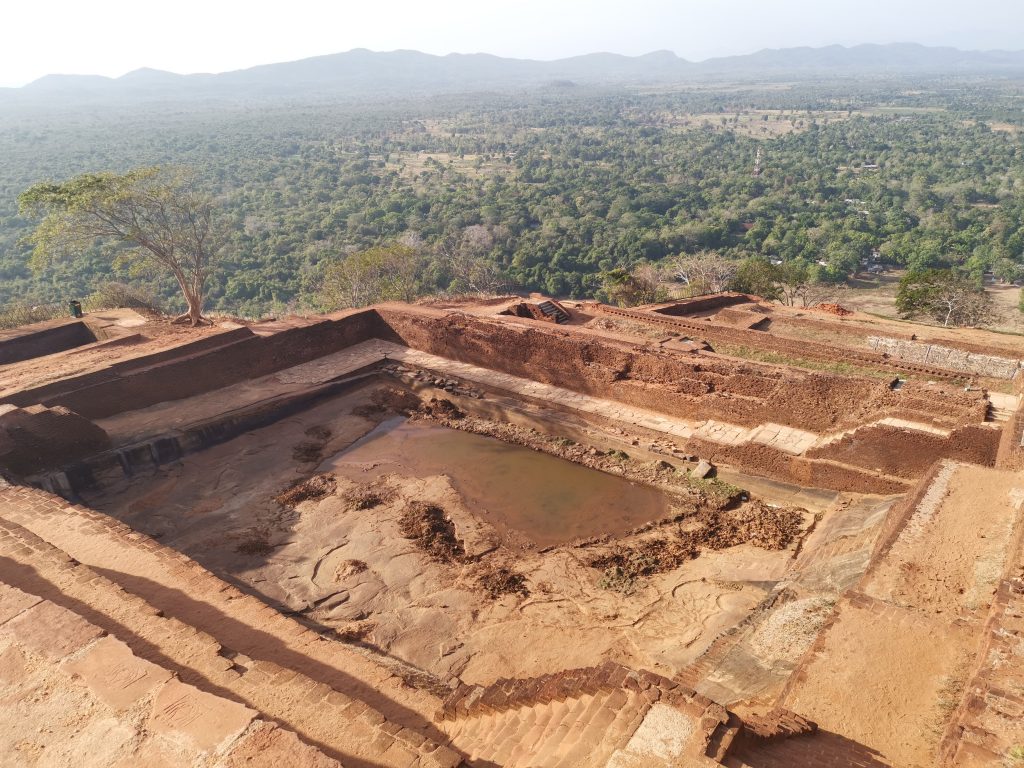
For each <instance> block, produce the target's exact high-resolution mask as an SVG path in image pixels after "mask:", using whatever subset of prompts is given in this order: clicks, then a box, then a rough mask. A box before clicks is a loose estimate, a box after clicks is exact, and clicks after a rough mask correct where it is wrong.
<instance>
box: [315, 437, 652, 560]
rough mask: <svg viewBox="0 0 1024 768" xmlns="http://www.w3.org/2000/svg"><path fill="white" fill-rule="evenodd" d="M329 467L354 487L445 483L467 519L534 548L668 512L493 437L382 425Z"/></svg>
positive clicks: (627, 486)
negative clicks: (402, 481) (415, 480)
mask: <svg viewBox="0 0 1024 768" xmlns="http://www.w3.org/2000/svg"><path fill="white" fill-rule="evenodd" d="M327 467H330V469H331V470H332V471H334V472H336V473H338V474H339V475H344V476H346V477H350V478H352V479H356V480H366V479H367V476H368V474H369V475H370V476H371V477H372V476H379V475H383V474H386V473H389V472H395V473H398V474H401V475H406V476H409V477H423V476H428V475H438V474H444V475H447V476H448V478H449V479H450V481H451V483H452V485H453V486H454V487H455V489H456V490H457V491H458V492H459V493H460V494H461V495H462V497H463V499H465V501H466V506H467V508H468V509H469V510H470V511H472V512H474V513H476V514H478V515H480V517H482V518H483V519H484V520H486V521H487V522H489V523H490V524H492V525H493V526H494V527H495V528H496V529H498V530H499V531H504V530H508V529H511V531H514V532H517V533H519V534H521V535H522V536H524V537H525V538H527V539H528V540H529V541H532V542H533V543H534V544H536V545H537V546H540V547H546V546H550V545H553V544H562V543H565V542H567V541H571V540H573V539H577V538H586V537H590V536H598V535H601V534H605V533H608V534H613V535H617V534H622V533H625V532H626V531H628V530H631V529H633V528H636V527H637V526H639V525H643V524H644V523H647V522H650V521H651V520H655V519H657V518H659V517H663V516H664V515H666V514H667V513H668V511H669V509H668V501H667V499H666V497H665V496H664V494H662V493H660V492H659V491H657V490H655V489H654V488H650V487H648V486H646V485H640V484H636V483H631V482H629V481H628V480H625V479H623V478H621V477H615V476H614V475H608V474H605V473H604V472H598V471H597V470H594V469H590V468H588V467H583V466H580V465H579V464H574V463H572V462H571V461H566V460H564V459H559V458H557V457H555V456H549V455H548V454H545V453H539V452H537V451H532V450H530V449H529V448H523V447H521V446H518V445H509V444H508V443H503V442H502V441H501V440H497V439H495V438H493V437H483V436H481V435H474V434H470V433H468V432H460V431H458V430H455V429H448V428H446V427H442V426H438V425H436V424H431V423H429V422H421V421H416V422H413V421H407V420H405V419H402V418H397V419H390V420H388V421H385V422H384V423H382V424H381V425H380V426H378V427H377V428H376V429H375V430H373V431H372V432H370V433H369V434H368V435H367V436H366V437H364V438H363V439H361V440H360V441H358V442H357V443H355V444H353V445H352V446H351V447H350V448H349V449H347V450H346V451H343V452H342V453H340V454H338V455H336V456H334V457H333V458H331V459H328V461H326V462H325V463H324V465H322V468H327Z"/></svg>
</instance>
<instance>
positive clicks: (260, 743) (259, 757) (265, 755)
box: [217, 723, 341, 768]
mask: <svg viewBox="0 0 1024 768" xmlns="http://www.w3.org/2000/svg"><path fill="white" fill-rule="evenodd" d="M285 766H287V768H341V764H340V763H339V762H338V761H337V760H334V759H332V758H330V757H327V755H325V754H324V753H323V752H321V751H320V750H318V749H316V748H315V747H311V746H309V745H308V744H303V743H302V742H301V741H299V737H298V736H296V735H295V734H294V733H292V732H291V731H285V730H282V729H281V728H278V727H277V726H275V725H272V724H271V723H260V724H259V725H258V726H257V727H256V728H254V729H253V730H252V731H251V732H250V733H249V734H247V735H246V737H245V738H244V739H243V740H242V741H241V742H239V743H238V744H237V745H236V746H235V747H234V748H232V750H231V752H229V753H228V754H227V755H226V756H225V758H224V760H223V761H222V762H220V763H218V764H217V768H284V767H285Z"/></svg>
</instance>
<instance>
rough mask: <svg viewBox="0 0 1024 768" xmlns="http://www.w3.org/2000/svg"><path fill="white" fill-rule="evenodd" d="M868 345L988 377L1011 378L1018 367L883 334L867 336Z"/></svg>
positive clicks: (1004, 360) (1011, 362)
mask: <svg viewBox="0 0 1024 768" xmlns="http://www.w3.org/2000/svg"><path fill="white" fill-rule="evenodd" d="M868 346H870V347H871V349H873V350H875V351H876V352H882V353H885V354H887V355H890V356H892V357H895V358H897V359H898V360H905V361H907V362H912V363H920V364H923V365H937V366H939V367H940V368H947V369H949V370H952V371H961V372H963V373H969V374H975V375H977V376H987V377H989V378H992V379H1012V378H1013V377H1014V376H1016V375H1017V371H1019V370H1020V365H1021V363H1020V360H1014V359H1012V358H1008V357H997V356H995V355H983V354H979V353H977V352H965V351H964V350H962V349H953V348H951V347H943V346H940V345H938V344H926V343H922V342H918V341H904V340H902V339H893V338H889V337H884V336H871V337H869V338H868Z"/></svg>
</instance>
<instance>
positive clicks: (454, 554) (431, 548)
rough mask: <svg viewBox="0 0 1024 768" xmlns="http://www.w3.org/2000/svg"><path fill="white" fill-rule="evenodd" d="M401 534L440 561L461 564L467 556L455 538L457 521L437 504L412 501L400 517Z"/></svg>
mask: <svg viewBox="0 0 1024 768" xmlns="http://www.w3.org/2000/svg"><path fill="white" fill-rule="evenodd" d="M398 527H399V530H401V532H402V535H403V536H404V537H405V538H407V539H412V540H413V541H415V542H416V544H417V546H419V548H420V549H422V550H423V551H424V552H426V553H427V554H428V555H430V557H431V558H433V559H434V560H437V561H439V562H445V563H458V562H462V561H463V560H464V559H465V557H466V550H465V549H463V547H462V544H461V543H459V540H458V539H457V538H456V537H455V524H454V523H452V521H451V520H449V519H448V516H447V515H446V514H445V511H444V510H443V509H441V507H439V506H437V505H436V504H425V503H423V502H421V501H413V502H410V503H409V505H408V506H407V507H406V508H405V511H404V512H403V513H402V516H401V517H400V518H399V520H398Z"/></svg>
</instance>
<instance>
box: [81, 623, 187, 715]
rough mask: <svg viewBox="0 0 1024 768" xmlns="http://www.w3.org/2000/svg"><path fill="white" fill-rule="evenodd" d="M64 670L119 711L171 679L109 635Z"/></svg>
mask: <svg viewBox="0 0 1024 768" xmlns="http://www.w3.org/2000/svg"><path fill="white" fill-rule="evenodd" d="M66 668H67V670H68V671H69V672H71V673H72V674H74V675H77V676H79V677H81V678H82V680H83V681H84V682H85V684H86V685H87V686H89V689H90V690H91V691H92V692H93V693H94V694H95V695H96V696H97V697H98V698H99V699H100V700H101V701H103V702H104V703H106V704H107V705H108V706H110V707H112V708H113V709H114V710H116V711H118V712H121V711H124V710H126V709H128V708H129V707H131V706H132V705H133V704H134V703H135V702H137V701H138V700H139V699H141V698H142V697H143V696H145V695H146V694H148V693H149V692H150V691H153V690H155V689H156V688H157V687H158V686H160V685H161V684H162V683H164V682H166V681H167V680H169V679H170V678H171V673H170V672H169V671H168V670H166V669H163V668H161V667H158V666H157V665H156V664H151V663H150V662H148V661H146V660H145V659H140V658H139V657H137V656H136V655H135V654H134V653H132V651H131V649H130V648H129V647H128V646H127V645H125V644H124V643H122V642H121V641H120V640H118V639H117V638H115V637H110V636H107V637H104V638H103V639H102V640H100V641H99V642H97V643H96V644H95V645H93V646H92V647H91V648H90V649H89V650H88V651H87V652H86V653H85V655H84V656H82V657H81V658H79V659H75V660H74V661H71V662H68V663H67V664H66Z"/></svg>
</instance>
